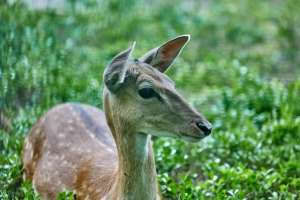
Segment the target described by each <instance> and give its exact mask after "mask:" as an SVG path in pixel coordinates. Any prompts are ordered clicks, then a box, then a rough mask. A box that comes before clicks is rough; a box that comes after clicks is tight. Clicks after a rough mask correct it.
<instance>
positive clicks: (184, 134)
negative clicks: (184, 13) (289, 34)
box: [104, 35, 212, 141]
mask: <svg viewBox="0 0 300 200" xmlns="http://www.w3.org/2000/svg"><path fill="white" fill-rule="evenodd" d="M189 39H190V36H189V35H183V36H179V37H177V38H175V39H172V40H170V41H168V42H166V43H164V44H163V45H161V46H159V47H156V48H154V49H152V50H150V51H149V52H148V53H146V54H145V55H144V56H142V57H141V58H140V59H132V58H131V54H132V52H133V50H134V44H133V45H132V46H131V47H130V48H129V49H127V50H125V51H123V52H121V53H119V54H118V55H117V56H115V57H114V58H113V59H112V61H111V62H110V64H109V65H108V66H107V67H106V69H105V72H104V83H105V89H104V104H105V106H104V107H105V112H106V113H107V115H108V118H109V119H111V121H112V122H109V124H110V126H112V124H113V126H114V129H117V128H118V127H124V125H126V127H127V128H129V127H130V129H133V130H134V131H135V132H138V133H145V134H151V135H155V136H169V137H176V138H183V139H186V140H189V141H199V140H200V139H202V138H204V137H205V136H207V135H209V134H210V132H211V129H212V126H211V124H210V123H209V122H208V121H207V120H206V119H205V117H203V116H202V115H201V114H200V113H199V112H197V111H196V110H195V109H194V108H193V107H191V106H190V105H189V104H188V103H187V102H186V101H185V100H184V98H183V97H182V96H181V95H180V94H179V93H178V92H177V91H176V88H175V84H174V82H173V81H172V80H171V79H170V78H169V77H168V76H167V75H165V74H164V72H165V71H166V70H167V69H168V68H169V67H170V65H171V64H172V63H173V61H174V60H175V58H176V57H177V56H178V55H179V53H180V51H181V49H182V48H183V47H184V46H185V44H186V43H187V42H188V41H189ZM108 112H109V113H108Z"/></svg>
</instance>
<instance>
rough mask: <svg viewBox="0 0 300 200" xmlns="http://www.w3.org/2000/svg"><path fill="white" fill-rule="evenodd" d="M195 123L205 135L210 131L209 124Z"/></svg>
mask: <svg viewBox="0 0 300 200" xmlns="http://www.w3.org/2000/svg"><path fill="white" fill-rule="evenodd" d="M196 125H197V127H198V128H199V129H200V130H201V131H203V133H204V135H205V136H208V135H209V134H210V133H211V129H212V127H211V126H206V125H203V124H201V123H199V122H198V123H196Z"/></svg>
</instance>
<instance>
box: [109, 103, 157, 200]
mask: <svg viewBox="0 0 300 200" xmlns="http://www.w3.org/2000/svg"><path fill="white" fill-rule="evenodd" d="M105 104H107V101H106V102H105ZM105 113H106V118H107V122H108V125H109V127H110V128H111V131H112V134H113V136H114V139H115V142H116V146H117V150H118V157H119V162H118V171H117V174H116V181H115V183H114V185H113V186H112V189H111V191H110V195H109V196H110V198H109V199H122V200H123V199H124V200H129V199H133V200H134V199H143V200H156V199H157V193H158V191H157V181H156V169H155V162H154V157H153V150H152V142H151V136H150V135H147V134H144V133H138V132H136V131H135V130H134V128H131V127H129V126H128V124H127V123H126V121H123V120H122V119H119V118H117V117H115V116H112V115H111V112H110V110H109V106H108V105H105Z"/></svg>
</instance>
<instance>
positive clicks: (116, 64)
mask: <svg viewBox="0 0 300 200" xmlns="http://www.w3.org/2000/svg"><path fill="white" fill-rule="evenodd" d="M134 46H135V42H134V43H133V45H132V46H131V47H130V48H128V49H127V50H125V51H123V52H121V53H119V54H118V55H116V56H115V57H114V58H113V59H112V61H111V62H110V63H109V64H108V65H107V67H106V68H105V70H104V78H103V79H104V83H105V85H106V87H107V88H108V89H109V90H110V91H111V92H115V91H117V90H118V89H119V88H120V86H121V85H122V84H123V83H124V81H125V77H126V72H127V61H128V59H129V58H130V55H131V53H132V51H133V49H134Z"/></svg>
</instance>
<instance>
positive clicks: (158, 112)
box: [22, 35, 212, 200]
mask: <svg viewBox="0 0 300 200" xmlns="http://www.w3.org/2000/svg"><path fill="white" fill-rule="evenodd" d="M189 40H190V36H189V35H181V36H178V37H176V38H174V39H172V40H169V41H167V42H165V43H163V44H162V45H160V46H158V47H156V48H154V49H152V50H150V51H149V52H147V53H146V54H144V55H143V56H142V57H140V58H139V59H134V58H132V52H133V50H134V46H135V43H134V44H133V45H131V46H130V47H129V48H128V49H127V50H125V51H122V52H121V53H119V54H117V55H116V56H115V57H114V58H113V59H112V60H111V61H110V63H109V64H108V65H107V66H106V68H105V70H104V74H103V81H104V88H103V107H104V111H101V110H100V109H98V108H96V107H93V106H91V105H86V104H80V103H63V104H59V105H56V106H54V107H53V108H51V109H50V110H49V111H48V112H46V113H45V114H44V115H43V116H42V117H40V118H39V120H38V121H37V122H36V123H35V124H34V125H33V126H32V128H31V130H30V132H29V134H28V135H27V136H26V138H25V141H24V146H23V157H22V161H23V168H24V177H25V179H27V180H29V181H32V185H33V188H34V190H35V191H36V192H37V193H38V194H39V195H40V197H41V198H42V199H55V198H56V197H57V195H58V194H59V192H61V191H63V190H69V191H73V192H74V194H75V196H76V199H91V200H99V199H102V200H159V199H162V197H161V194H160V191H159V187H158V183H157V177H156V176H157V174H156V167H155V161H154V155H153V148H152V139H151V138H152V136H155V137H172V138H178V139H182V140H186V141H190V142H198V141H200V140H202V139H203V138H204V137H206V136H208V135H209V134H210V133H211V130H212V125H211V123H210V122H209V121H208V120H207V119H206V118H205V117H204V116H203V115H202V114H201V113H200V112H198V111H197V110H196V109H195V108H194V107H192V106H191V105H190V104H189V103H187V100H185V99H184V98H183V97H182V96H181V95H180V94H179V92H177V90H176V88H175V84H174V82H173V81H172V80H171V79H170V78H169V77H168V76H167V75H166V74H165V73H164V72H165V71H166V70H167V69H168V68H169V67H170V66H171V64H172V63H173V61H174V59H175V58H176V57H177V56H178V55H179V54H180V52H181V50H182V48H183V47H184V46H185V45H186V43H187V42H188V41H189Z"/></svg>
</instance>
